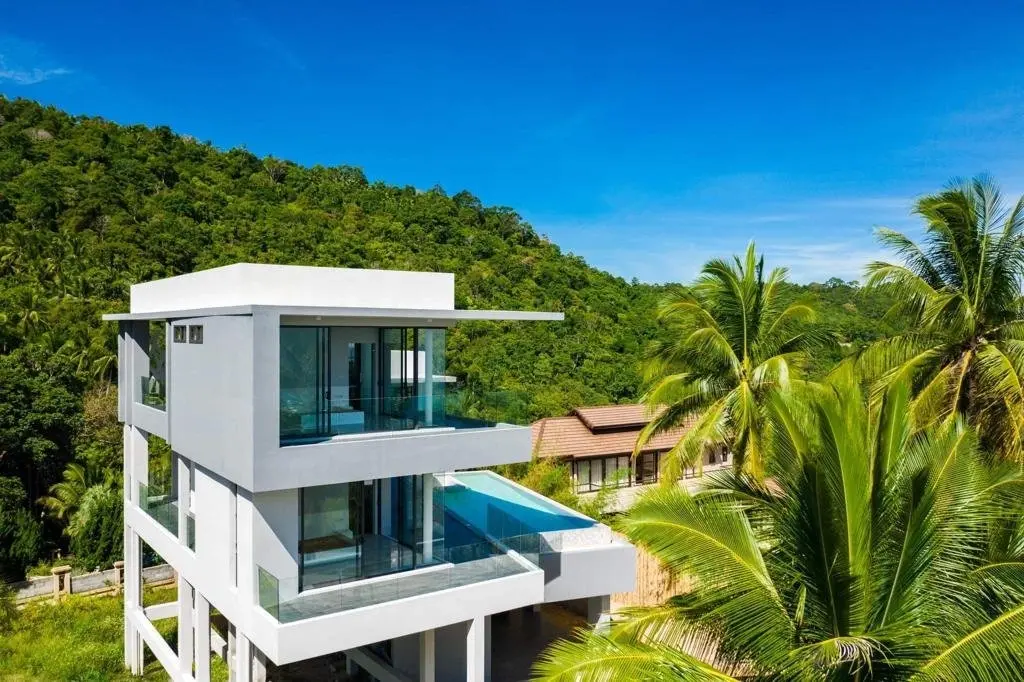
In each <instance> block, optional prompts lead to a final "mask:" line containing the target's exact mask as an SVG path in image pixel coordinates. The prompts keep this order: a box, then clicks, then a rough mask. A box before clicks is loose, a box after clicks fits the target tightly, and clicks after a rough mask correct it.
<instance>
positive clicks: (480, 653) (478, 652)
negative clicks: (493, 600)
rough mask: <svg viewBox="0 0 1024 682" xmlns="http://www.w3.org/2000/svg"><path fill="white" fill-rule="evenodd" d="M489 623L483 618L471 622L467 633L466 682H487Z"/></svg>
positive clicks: (479, 617)
mask: <svg viewBox="0 0 1024 682" xmlns="http://www.w3.org/2000/svg"><path fill="white" fill-rule="evenodd" d="M486 630H487V623H486V621H485V620H484V617H483V616H478V617H476V618H474V619H473V620H471V621H469V630H468V631H467V632H466V682H486V679H487V672H486V671H487V649H486V646H487V632H486Z"/></svg>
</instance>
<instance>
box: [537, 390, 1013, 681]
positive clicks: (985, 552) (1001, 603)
mask: <svg viewBox="0 0 1024 682" xmlns="http://www.w3.org/2000/svg"><path fill="white" fill-rule="evenodd" d="M835 381H836V382H837V383H836V384H835V385H834V386H831V387H829V388H828V389H826V390H823V391H822V393H821V394H820V395H818V396H817V397H816V398H815V401H814V403H813V404H812V406H811V407H812V409H811V410H805V411H804V412H801V411H798V410H795V409H793V408H792V407H791V405H790V403H792V401H791V400H790V401H785V400H776V401H774V402H773V409H772V410H771V414H772V417H771V420H770V421H771V424H772V428H771V429H770V432H771V435H770V437H769V441H770V443H771V451H772V458H771V459H770V460H769V467H770V468H769V473H770V476H771V479H770V480H771V483H770V484H768V485H765V484H763V483H760V482H759V481H757V480H756V479H754V478H752V477H750V476H747V475H745V474H743V473H742V472H736V471H732V472H721V473H719V474H715V475H713V476H712V479H713V480H711V481H709V482H708V483H707V484H705V485H706V487H705V488H704V489H702V490H700V491H698V492H696V493H688V492H687V491H686V490H685V489H683V488H681V487H678V486H672V487H664V488H660V489H655V490H653V491H651V492H650V493H648V494H647V495H645V496H644V497H643V498H641V500H640V501H639V502H638V503H637V504H636V506H634V507H633V509H632V510H630V511H629V512H627V514H626V516H625V520H624V521H623V522H622V524H621V530H622V532H624V533H625V534H626V535H627V536H628V537H629V538H630V539H631V540H632V541H633V542H634V543H636V544H638V545H640V546H642V547H644V548H645V549H647V550H648V551H649V552H651V553H652V554H653V555H654V556H656V557H658V558H659V559H660V560H661V561H662V562H663V563H664V565H665V566H666V567H667V568H668V570H670V571H671V572H672V573H673V574H675V575H677V576H687V577H689V578H692V580H693V587H692V590H691V591H690V592H688V593H686V594H681V595H679V596H677V597H675V598H672V599H670V600H669V601H668V602H667V603H665V604H664V605H662V606H659V607H653V608H639V609H632V610H627V611H625V612H624V613H621V614H620V615H619V619H618V621H617V622H613V624H612V625H611V626H610V627H609V628H608V629H607V630H605V631H596V632H585V631H581V632H580V633H579V634H578V635H577V637H576V638H575V639H574V640H572V641H562V642H559V643H556V644H555V645H553V646H552V647H550V648H549V649H548V651H547V652H545V654H544V655H543V656H542V657H541V659H540V661H539V662H538V663H537V664H536V666H535V674H536V675H537V677H536V678H535V679H539V680H550V681H554V680H573V681H576V682H586V681H590V680H659V681H667V680H729V679H735V678H744V679H771V680H860V681H864V682H868V681H878V680H922V681H923V680H946V681H953V680H972V681H984V680H1010V679H1024V524H1022V521H1021V518H1022V512H1024V506H1022V499H1024V477H1022V476H1021V474H1020V473H1019V472H1018V471H1017V470H1016V469H1015V468H1013V467H1012V466H1009V465H1006V464H1000V465H999V466H998V467H996V468H991V467H990V466H989V465H988V464H987V461H988V460H986V458H985V457H984V456H982V454H981V453H980V452H979V448H978V439H977V437H976V435H975V432H974V431H973V430H972V429H971V428H970V427H969V426H968V425H967V424H966V423H965V421H964V420H963V419H961V418H958V419H954V420H949V421H946V422H943V423H940V424H937V425H935V426H933V427H931V428H929V429H927V430H925V431H914V429H913V427H912V423H911V422H912V419H911V415H910V399H909V387H908V385H907V384H906V383H902V382H897V383H894V384H892V385H891V387H890V389H889V391H888V392H887V393H886V395H885V396H884V397H883V398H882V399H881V400H880V401H879V403H877V404H875V403H871V404H870V406H869V401H868V400H866V398H864V397H863V396H862V395H861V394H860V390H859V388H858V386H857V383H856V382H855V381H854V379H853V378H852V372H846V373H842V376H840V377H839V378H837V379H835ZM1000 467H1007V468H1000Z"/></svg>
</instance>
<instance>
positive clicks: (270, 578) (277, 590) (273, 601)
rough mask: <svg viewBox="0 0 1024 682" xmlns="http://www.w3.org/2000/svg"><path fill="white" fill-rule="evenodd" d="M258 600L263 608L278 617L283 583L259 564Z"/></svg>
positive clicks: (257, 569)
mask: <svg viewBox="0 0 1024 682" xmlns="http://www.w3.org/2000/svg"><path fill="white" fill-rule="evenodd" d="M256 600H257V601H258V602H259V605H260V606H261V607H263V610H264V611H266V612H267V613H269V614H270V615H271V616H273V617H274V618H277V617H278V614H279V609H280V604H281V585H280V582H279V581H278V579H277V578H276V577H274V575H273V574H272V573H271V572H270V571H267V570H265V569H263V568H261V567H259V566H257V567H256Z"/></svg>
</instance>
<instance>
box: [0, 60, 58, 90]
mask: <svg viewBox="0 0 1024 682" xmlns="http://www.w3.org/2000/svg"><path fill="white" fill-rule="evenodd" d="M70 73H71V70H70V69H65V68H62V67H61V68H56V69H41V68H38V67H33V68H21V67H13V66H8V64H7V60H6V59H5V58H4V56H3V55H0V81H4V80H6V81H12V82H14V83H16V84H17V85H35V84H36V83H42V82H43V81H48V80H50V79H51V78H57V77H58V76H66V75H68V74H70Z"/></svg>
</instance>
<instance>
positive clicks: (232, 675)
mask: <svg viewBox="0 0 1024 682" xmlns="http://www.w3.org/2000/svg"><path fill="white" fill-rule="evenodd" d="M236 648H237V646H236V644H235V626H234V624H233V623H228V646H227V651H225V652H224V653H225V656H224V662H225V663H227V664H228V682H238V671H237V667H238V666H237V664H236V662H235V656H236V653H235V649H236Z"/></svg>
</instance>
